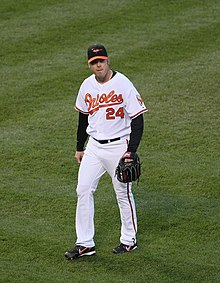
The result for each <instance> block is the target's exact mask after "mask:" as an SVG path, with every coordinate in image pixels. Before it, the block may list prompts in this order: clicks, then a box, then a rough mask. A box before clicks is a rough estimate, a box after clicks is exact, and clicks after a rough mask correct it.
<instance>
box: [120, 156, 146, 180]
mask: <svg viewBox="0 0 220 283" xmlns="http://www.w3.org/2000/svg"><path fill="white" fill-rule="evenodd" d="M140 175H141V163H140V158H139V156H138V155H137V153H136V152H126V153H125V154H124V155H123V156H122V158H121V159H120V160H119V163H118V166H117V167H116V170H115V176H117V179H118V181H120V182H122V183H129V182H132V181H136V180H137V181H139V178H140Z"/></svg>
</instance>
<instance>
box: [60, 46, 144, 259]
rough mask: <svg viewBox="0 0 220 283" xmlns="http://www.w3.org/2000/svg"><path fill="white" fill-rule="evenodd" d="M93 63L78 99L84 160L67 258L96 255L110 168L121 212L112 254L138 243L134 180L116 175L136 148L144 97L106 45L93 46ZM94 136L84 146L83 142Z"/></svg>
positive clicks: (90, 51)
mask: <svg viewBox="0 0 220 283" xmlns="http://www.w3.org/2000/svg"><path fill="white" fill-rule="evenodd" d="M88 66H89V68H90V69H91V71H92V73H93V74H92V75H91V76H89V77H88V78H86V79H85V80H84V82H83V83H82V85H81V87H80V89H79V92H78V96H77V99H76V104H75V109H76V110H78V111H79V122H78V130H77V149H76V153H75V158H76V160H77V162H78V163H79V164H80V168H79V173H78V185H77V197H78V201H77V208H76V235H77V240H76V246H75V247H74V248H73V249H70V250H69V251H67V252H66V253H65V257H66V258H67V259H74V258H78V257H81V256H86V255H87V256H89V255H93V254H95V252H96V251H95V242H94V192H95V191H96V188H97V186H98V183H99V180H100V178H101V177H102V175H103V174H104V173H105V172H108V174H109V175H110V176H111V179H112V184H113V187H114V190H115V193H116V198H117V202H118V206H119V210H120V217H121V237H120V244H119V246H117V247H116V248H114V249H113V253H115V254H121V253H125V252H129V251H132V250H134V249H136V248H137V243H136V233H137V218H136V209H135V201H134V197H133V194H132V190H131V187H132V183H127V184H125V183H122V182H119V181H118V180H117V178H116V177H115V169H116V167H117V165H118V162H119V159H120V158H121V157H122V156H123V155H124V154H125V153H126V156H127V157H128V159H127V161H128V162H129V161H131V159H130V158H129V157H131V156H132V153H134V152H136V150H137V148H138V146H139V143H140V140H141V137H142V133H143V124H144V121H143V115H142V114H143V113H144V112H146V111H147V108H146V106H145V105H144V102H143V100H142V98H141V96H140V94H139V93H138V91H137V90H136V88H135V87H134V86H133V84H132V83H131V81H130V80H129V79H128V78H127V77H125V76H124V75H123V74H121V73H119V72H116V71H113V70H112V69H111V68H110V61H109V58H108V55H107V51H106V49H105V47H104V46H103V45H100V44H98V45H93V46H90V47H89V48H88ZM88 136H89V140H88V143H87V146H86V149H85V151H84V145H85V142H86V140H87V137H88Z"/></svg>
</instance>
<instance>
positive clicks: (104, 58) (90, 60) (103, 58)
mask: <svg viewBox="0 0 220 283" xmlns="http://www.w3.org/2000/svg"><path fill="white" fill-rule="evenodd" d="M97 59H102V60H108V57H107V56H95V57H92V58H90V59H89V60H88V63H91V62H92V61H94V60H97Z"/></svg>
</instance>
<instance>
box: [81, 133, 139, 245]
mask: <svg viewBox="0 0 220 283" xmlns="http://www.w3.org/2000/svg"><path fill="white" fill-rule="evenodd" d="M128 138H129V137H123V138H121V139H120V140H118V141H114V142H111V143H106V144H100V143H99V142H97V141H96V140H94V139H93V138H92V137H90V138H89V141H88V144H87V146H86V150H85V152H84V156H83V159H82V161H81V164H80V168H79V172H78V185H77V189H76V191H77V197H78V201H77V208H76V234H77V241H76V244H77V245H82V246H85V247H93V246H95V243H94V232H95V229H94V193H95V191H96V188H97V186H98V183H99V180H100V178H101V177H102V175H103V174H104V173H105V172H106V171H107V172H108V174H109V175H110V176H111V178H112V183H113V187H114V190H115V193H116V198H117V202H118V206H119V210H120V217H121V237H120V242H121V243H123V244H125V245H134V243H136V233H137V217H136V208H135V201H134V197H133V194H132V190H131V187H132V183H128V184H124V183H121V182H119V181H118V180H117V178H116V177H115V169H116V166H117V165H118V162H119V159H120V158H121V157H122V155H123V154H124V153H125V152H126V151H127V145H128Z"/></svg>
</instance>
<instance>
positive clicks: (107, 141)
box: [93, 138, 121, 144]
mask: <svg viewBox="0 0 220 283" xmlns="http://www.w3.org/2000/svg"><path fill="white" fill-rule="evenodd" d="M93 139H94V140H96V141H97V142H99V143H101V144H105V143H110V142H114V141H119V140H120V139H121V138H115V139H110V140H97V139H95V138H93Z"/></svg>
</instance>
